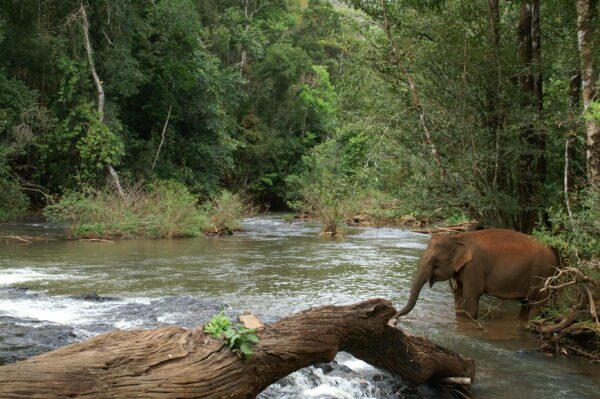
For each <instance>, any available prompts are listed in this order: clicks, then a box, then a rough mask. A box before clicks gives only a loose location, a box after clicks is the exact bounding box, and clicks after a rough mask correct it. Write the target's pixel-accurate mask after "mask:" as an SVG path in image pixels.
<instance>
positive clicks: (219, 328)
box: [204, 311, 259, 359]
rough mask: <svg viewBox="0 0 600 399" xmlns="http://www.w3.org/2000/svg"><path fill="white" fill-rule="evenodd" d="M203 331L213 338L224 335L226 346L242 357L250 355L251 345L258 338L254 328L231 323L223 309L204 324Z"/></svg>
mask: <svg viewBox="0 0 600 399" xmlns="http://www.w3.org/2000/svg"><path fill="white" fill-rule="evenodd" d="M204 332H205V333H207V334H210V335H212V336H213V337H215V338H221V337H224V340H225V344H226V345H227V347H228V348H229V349H231V350H233V351H234V352H236V353H237V354H238V356H240V357H241V358H243V359H249V358H250V357H251V356H252V347H253V346H254V345H256V344H257V343H258V340H259V339H258V336H256V329H254V328H246V327H244V325H243V324H240V323H236V324H231V321H230V320H229V318H228V317H227V316H225V312H224V311H220V312H219V313H218V314H216V315H215V316H213V318H212V319H211V320H210V321H209V322H208V323H206V324H205V325H204Z"/></svg>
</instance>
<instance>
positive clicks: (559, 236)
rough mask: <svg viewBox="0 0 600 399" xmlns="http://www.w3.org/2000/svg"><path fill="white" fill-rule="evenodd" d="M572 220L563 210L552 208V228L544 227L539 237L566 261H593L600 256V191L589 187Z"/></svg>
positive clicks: (550, 212) (582, 195)
mask: <svg viewBox="0 0 600 399" xmlns="http://www.w3.org/2000/svg"><path fill="white" fill-rule="evenodd" d="M577 203H578V206H577V208H576V209H574V210H573V218H572V219H571V218H570V217H569V215H567V213H566V212H565V211H564V210H562V209H560V210H556V209H550V210H549V214H550V221H551V223H552V228H551V229H548V228H543V227H542V228H540V229H538V230H537V231H536V232H535V234H536V235H537V236H538V237H539V238H540V239H541V240H542V241H544V242H545V243H546V244H547V245H549V246H551V247H553V248H555V249H557V250H558V251H559V252H560V254H561V255H562V256H563V258H565V259H566V260H570V259H573V260H574V259H580V258H582V259H590V258H593V257H598V255H599V254H600V190H599V189H594V188H589V189H588V190H586V191H584V192H582V193H581V195H580V198H579V201H577Z"/></svg>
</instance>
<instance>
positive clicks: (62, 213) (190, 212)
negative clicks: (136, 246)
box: [44, 181, 248, 239]
mask: <svg viewBox="0 0 600 399" xmlns="http://www.w3.org/2000/svg"><path fill="white" fill-rule="evenodd" d="M247 209H248V207H247V206H245V205H244V203H243V202H242V200H241V198H240V197H239V196H238V195H234V194H231V193H229V192H222V193H221V194H220V195H219V196H217V197H216V198H214V199H213V200H212V201H208V202H207V203H205V204H202V205H201V206H199V205H198V203H197V197H196V196H195V195H193V194H192V193H190V192H189V190H188V189H187V188H186V187H185V186H184V185H183V184H181V183H177V182H174V181H157V182H155V183H152V184H150V185H148V186H141V185H137V186H133V187H129V188H127V189H125V195H124V196H123V197H121V196H119V195H118V194H117V193H116V192H115V191H114V190H112V189H109V188H104V189H94V188H89V187H88V188H85V189H83V190H82V191H71V192H68V193H66V194H65V195H64V196H63V198H62V199H61V200H60V201H59V202H57V203H56V204H54V205H50V206H48V207H46V209H45V210H44V215H45V216H46V217H48V219H49V220H51V221H53V222H63V223H67V235H68V237H69V238H71V239H83V238H102V239H107V238H123V239H133V238H166V239H171V238H178V237H194V236H198V235H201V234H220V233H222V232H228V233H230V232H232V231H234V230H236V229H238V228H239V221H240V220H241V218H242V217H243V216H244V214H245V212H246V210H247Z"/></svg>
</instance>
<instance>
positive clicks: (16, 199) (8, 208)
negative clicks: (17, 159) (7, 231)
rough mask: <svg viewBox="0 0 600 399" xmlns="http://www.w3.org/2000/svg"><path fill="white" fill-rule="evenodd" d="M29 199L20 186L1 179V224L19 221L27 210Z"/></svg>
mask: <svg viewBox="0 0 600 399" xmlns="http://www.w3.org/2000/svg"><path fill="white" fill-rule="evenodd" d="M27 205H28V201H27V197H25V196H24V195H23V193H22V192H21V190H20V189H19V186H18V185H17V184H15V183H14V182H12V181H10V180H3V179H2V178H1V177H0V222H6V221H9V220H14V219H17V218H19V217H21V216H23V214H24V213H25V211H26V210H27Z"/></svg>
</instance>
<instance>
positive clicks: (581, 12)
mask: <svg viewBox="0 0 600 399" xmlns="http://www.w3.org/2000/svg"><path fill="white" fill-rule="evenodd" d="M595 5H596V1H595V0H577V44H578V48H579V58H580V61H581V94H582V97H583V111H584V113H585V112H587V111H588V109H589V108H590V106H591V104H592V101H594V96H595V95H596V87H595V80H594V77H595V75H594V74H595V73H594V57H593V54H594V53H593V48H592V43H593V41H592V33H593V31H592V13H593V11H594V7H595ZM585 130H586V144H587V148H586V160H587V171H588V178H589V180H590V183H592V184H593V185H595V186H596V187H600V139H599V136H600V134H599V131H600V124H599V123H598V121H595V120H592V119H588V120H587V121H586V127H585Z"/></svg>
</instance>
